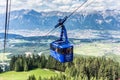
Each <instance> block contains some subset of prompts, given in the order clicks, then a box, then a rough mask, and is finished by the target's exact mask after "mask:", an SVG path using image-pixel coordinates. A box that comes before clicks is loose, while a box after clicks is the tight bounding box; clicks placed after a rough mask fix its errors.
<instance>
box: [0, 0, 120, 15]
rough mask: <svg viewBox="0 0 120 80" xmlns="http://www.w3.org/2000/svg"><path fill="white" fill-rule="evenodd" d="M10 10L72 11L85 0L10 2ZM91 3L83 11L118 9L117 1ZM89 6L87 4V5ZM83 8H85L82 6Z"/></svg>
mask: <svg viewBox="0 0 120 80" xmlns="http://www.w3.org/2000/svg"><path fill="white" fill-rule="evenodd" d="M11 1H12V10H19V9H35V10H37V11H72V10H74V9H76V8H77V7H78V6H80V5H81V4H82V3H83V2H84V1H85V0H11ZM91 1H93V3H92V4H91V5H89V6H88V7H87V8H86V9H85V10H105V9H119V8H120V4H119V0H89V2H91ZM5 4H6V1H5V0H0V13H1V12H4V11H5ZM87 4H89V3H87ZM83 7H85V6H83Z"/></svg>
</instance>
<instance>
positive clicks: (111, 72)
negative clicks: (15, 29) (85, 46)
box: [10, 55, 120, 80]
mask: <svg viewBox="0 0 120 80" xmlns="http://www.w3.org/2000/svg"><path fill="white" fill-rule="evenodd" d="M10 68H11V70H15V71H29V70H32V69H36V68H47V69H53V70H57V71H60V72H62V73H60V74H59V75H57V76H53V77H51V78H49V80H116V79H117V78H119V77H120V64H119V63H118V62H114V61H113V60H112V59H109V58H108V59H106V58H104V57H82V56H80V57H75V59H74V61H73V62H69V63H60V62H58V61H56V60H54V59H53V58H52V57H51V56H49V57H45V56H44V55H41V56H38V55H32V56H27V57H25V56H17V57H15V56H14V57H13V58H12V59H11V63H10ZM28 80H36V78H35V76H34V75H31V76H29V77H28ZM39 80H48V78H44V79H43V78H41V76H40V77H39Z"/></svg>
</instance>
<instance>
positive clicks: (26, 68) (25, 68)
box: [24, 61, 28, 71]
mask: <svg viewBox="0 0 120 80" xmlns="http://www.w3.org/2000/svg"><path fill="white" fill-rule="evenodd" d="M24 71H28V64H27V62H26V61H24Z"/></svg>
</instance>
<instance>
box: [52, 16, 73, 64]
mask: <svg viewBox="0 0 120 80" xmlns="http://www.w3.org/2000/svg"><path fill="white" fill-rule="evenodd" d="M66 19H67V17H65V18H64V19H59V23H58V24H57V25H56V26H55V28H56V27H58V26H60V27H61V34H60V39H59V40H56V41H53V42H52V43H50V55H51V56H52V57H53V58H55V59H56V60H57V61H59V62H61V63H64V62H71V61H73V45H72V44H71V43H70V42H69V41H68V37H67V31H66V28H65V26H64V25H63V23H64V22H65V21H66ZM63 36H64V38H65V39H64V40H63Z"/></svg>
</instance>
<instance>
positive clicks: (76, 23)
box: [0, 9, 120, 30]
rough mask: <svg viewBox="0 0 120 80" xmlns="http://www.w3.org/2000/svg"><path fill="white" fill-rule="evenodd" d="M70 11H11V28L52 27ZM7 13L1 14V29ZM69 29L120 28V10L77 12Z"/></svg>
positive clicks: (69, 24)
mask: <svg viewBox="0 0 120 80" xmlns="http://www.w3.org/2000/svg"><path fill="white" fill-rule="evenodd" d="M69 14H70V13H68V12H57V11H52V12H37V11H35V10H24V9H23V10H18V11H12V12H11V20H10V29H15V30H17V29H18V30H20V29H27V30H33V29H40V30H45V29H51V28H53V27H54V25H56V23H57V21H58V19H59V18H63V17H64V16H66V15H69ZM4 16H5V14H0V26H1V27H0V29H3V27H4V18H5V17H4ZM65 25H66V27H67V28H68V29H70V30H73V29H93V30H101V29H102V30H120V11H118V10H106V11H96V12H92V13H87V12H86V13H84V12H82V13H75V14H74V15H73V16H71V17H70V18H69V19H68V20H67V21H66V22H65Z"/></svg>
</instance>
